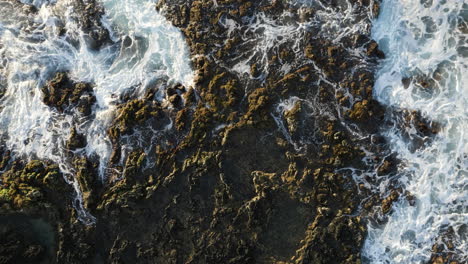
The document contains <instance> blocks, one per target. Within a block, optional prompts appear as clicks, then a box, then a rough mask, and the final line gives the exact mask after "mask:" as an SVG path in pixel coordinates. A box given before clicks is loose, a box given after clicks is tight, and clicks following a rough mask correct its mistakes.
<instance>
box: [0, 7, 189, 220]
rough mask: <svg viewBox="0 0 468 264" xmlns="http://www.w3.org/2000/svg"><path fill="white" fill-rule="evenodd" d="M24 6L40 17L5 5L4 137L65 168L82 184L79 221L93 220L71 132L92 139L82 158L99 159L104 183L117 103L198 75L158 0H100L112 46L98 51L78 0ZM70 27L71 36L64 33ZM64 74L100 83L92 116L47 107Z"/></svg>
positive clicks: (17, 148) (0, 33)
mask: <svg viewBox="0 0 468 264" xmlns="http://www.w3.org/2000/svg"><path fill="white" fill-rule="evenodd" d="M23 2H24V3H27V4H33V5H35V6H36V8H37V9H38V12H37V13H28V12H26V11H24V8H18V6H17V5H16V4H13V3H14V1H1V2H0V54H1V57H2V61H1V64H0V85H2V86H1V87H3V89H4V90H5V95H4V97H3V98H2V99H1V101H0V126H1V127H2V129H1V130H0V135H1V138H2V140H3V141H4V143H5V145H6V146H7V148H8V149H11V150H12V151H13V153H14V156H15V157H19V158H23V159H41V160H51V161H53V162H55V163H57V164H60V169H61V170H62V172H64V174H65V175H66V177H65V178H66V180H67V181H68V182H69V183H70V184H72V185H73V186H74V187H75V190H76V208H77V209H78V212H79V214H80V218H81V219H82V220H83V221H84V222H88V223H92V222H93V221H94V219H93V217H92V216H91V215H89V214H88V213H87V212H86V210H84V209H83V206H82V198H81V194H80V193H81V192H80V190H79V186H78V183H77V182H76V180H75V179H74V178H73V176H72V175H74V168H73V166H72V164H71V160H70V158H69V156H68V155H67V151H68V150H67V149H66V141H67V140H68V138H69V137H70V131H71V130H70V129H71V128H72V127H75V128H76V129H77V131H78V132H80V133H82V134H84V135H86V139H87V143H88V144H87V146H86V147H85V148H84V149H79V150H77V151H75V154H76V155H85V156H88V157H97V158H98V159H99V161H100V171H99V172H100V177H101V180H103V181H104V180H105V179H106V175H107V173H106V165H107V163H108V160H109V158H110V155H111V152H112V146H111V143H110V141H109V138H108V136H107V128H108V127H109V125H110V122H111V120H112V119H113V117H114V116H115V109H116V101H117V100H118V98H119V97H120V95H122V94H123V93H125V92H128V91H129V90H130V89H133V90H134V92H133V93H134V94H136V96H137V97H138V96H142V95H143V94H144V92H145V90H146V89H147V88H148V87H150V86H152V85H154V83H155V82H156V81H158V80H164V81H165V82H168V83H181V84H183V85H184V86H185V87H187V88H189V87H191V86H192V82H193V76H194V75H193V71H192V68H191V65H190V59H189V55H188V47H187V45H186V43H185V40H184V38H183V36H182V34H181V32H180V31H179V30H178V29H177V28H175V27H174V26H172V25H171V24H170V23H169V22H168V21H167V20H166V19H165V18H164V17H163V16H162V15H160V14H158V13H157V12H156V9H155V2H154V1H144V0H128V1H120V0H103V1H101V4H102V6H103V8H104V10H105V16H104V17H103V18H102V25H103V27H106V28H107V29H108V30H109V32H110V36H111V39H112V43H110V44H108V45H105V46H103V47H101V49H100V50H98V51H96V50H93V49H90V48H89V47H88V45H87V43H86V40H87V39H86V36H85V33H84V32H83V31H82V30H81V29H80V26H79V19H80V18H79V16H77V15H76V14H77V13H76V11H75V10H73V4H72V2H73V0H59V1H45V0H44V1H38V0H34V1H23ZM63 27H65V28H66V29H67V31H66V33H65V34H59V32H60V31H61V28H63ZM64 71H66V72H69V76H70V77H71V78H72V79H73V80H75V81H78V82H89V83H92V84H93V89H94V94H95V96H96V99H97V102H96V104H95V106H94V107H93V114H92V115H91V117H90V118H86V117H84V116H82V115H80V114H79V113H71V114H65V113H59V112H58V111H56V110H54V109H52V108H50V107H48V106H46V105H45V104H44V103H43V102H42V93H41V88H42V87H43V86H44V85H45V84H46V82H47V80H49V79H50V78H51V77H53V75H54V74H55V73H56V72H64ZM158 97H159V98H157V100H160V101H161V102H163V101H164V100H165V92H164V91H163V90H162V91H159V92H158Z"/></svg>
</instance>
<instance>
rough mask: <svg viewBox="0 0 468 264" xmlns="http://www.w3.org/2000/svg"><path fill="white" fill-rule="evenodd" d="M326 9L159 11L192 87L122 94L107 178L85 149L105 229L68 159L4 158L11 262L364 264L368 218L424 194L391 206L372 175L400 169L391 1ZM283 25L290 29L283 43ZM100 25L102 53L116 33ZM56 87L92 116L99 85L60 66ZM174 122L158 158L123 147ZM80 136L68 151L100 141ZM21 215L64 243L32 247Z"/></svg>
mask: <svg viewBox="0 0 468 264" xmlns="http://www.w3.org/2000/svg"><path fill="white" fill-rule="evenodd" d="M322 2H323V5H318V4H317V5H312V6H307V7H306V6H302V5H297V4H293V3H290V2H289V1H249V0H217V1H212V0H189V1H187V0H184V1H181V0H160V1H159V3H158V5H157V7H155V8H157V9H158V10H159V12H161V13H162V14H164V16H165V17H166V18H167V19H168V20H169V21H170V22H171V23H172V24H173V25H174V26H176V27H178V28H179V29H180V30H181V31H182V32H183V34H184V36H185V37H186V40H187V43H188V45H189V48H190V53H191V57H192V64H193V65H192V66H193V68H194V70H195V71H196V78H195V84H194V87H183V86H181V85H179V84H166V83H162V84H158V85H156V86H155V87H154V89H149V90H148V91H147V93H146V94H145V95H144V97H143V98H136V97H135V96H134V95H132V94H129V95H128V96H127V97H124V98H121V99H120V104H119V106H118V109H117V113H116V114H115V119H114V121H113V123H112V126H111V127H110V129H109V130H108V134H109V137H110V139H111V141H112V145H113V149H114V152H113V155H112V157H111V161H110V165H109V167H111V168H113V170H114V171H115V173H114V174H112V175H110V177H109V178H108V180H107V182H104V183H103V182H101V181H100V180H99V176H98V171H97V168H98V165H99V164H97V162H96V161H95V160H93V159H90V158H87V157H84V156H79V155H78V156H73V154H71V156H72V160H73V164H74V168H75V169H76V178H77V180H78V183H79V185H80V189H81V190H82V192H83V198H84V204H85V207H86V209H87V210H89V212H90V213H91V214H92V215H94V216H95V217H96V223H95V224H93V225H84V224H82V223H80V222H79V220H78V218H77V215H76V212H75V211H74V209H73V206H72V205H73V202H74V201H73V191H72V190H71V187H70V186H69V185H68V184H66V182H65V181H64V179H63V177H62V175H61V172H60V170H59V169H58V166H57V165H54V164H49V163H48V162H47V161H31V162H22V161H20V160H16V161H12V160H11V157H10V155H9V152H8V151H7V150H4V151H3V150H1V151H0V153H1V154H2V157H3V161H2V163H1V166H0V169H2V170H4V172H3V173H2V174H1V178H0V179H1V181H0V183H1V187H0V221H5V222H8V223H9V224H6V225H4V228H2V229H1V230H0V237H1V238H2V239H0V248H2V251H0V263H15V262H18V261H21V262H22V263H39V262H41V263H132V262H134V263H327V264H328V263H361V255H360V250H361V247H362V244H363V241H364V238H365V234H366V216H368V215H372V214H379V215H384V214H386V213H388V212H389V211H390V208H391V204H392V202H393V201H395V200H396V199H399V197H400V196H405V195H406V197H411V196H410V194H402V192H403V191H400V190H398V189H397V188H396V187H397V186H396V187H395V191H394V192H391V194H390V196H389V197H380V196H379V195H378V194H375V193H373V190H372V187H370V186H368V185H366V184H364V183H375V179H372V178H371V177H368V176H366V172H374V171H377V172H378V173H381V174H389V173H392V171H395V170H396V166H397V164H398V162H399V161H398V160H396V159H395V158H394V157H392V156H391V155H390V153H389V151H388V149H386V147H385V143H386V142H385V140H384V139H383V138H382V137H380V136H378V132H379V129H380V128H381V127H383V126H385V125H388V123H386V122H387V121H386V120H385V119H384V116H385V115H384V114H385V111H386V109H384V108H383V107H382V106H381V105H380V104H379V103H378V102H377V101H375V100H374V99H373V97H372V88H373V84H374V70H375V68H376V66H377V63H378V60H379V59H382V58H383V57H384V55H383V53H382V52H381V51H380V50H379V49H378V46H377V44H376V43H375V42H374V41H373V40H371V39H370V37H369V31H370V26H371V25H370V23H371V18H372V17H374V16H375V15H377V14H378V11H379V4H378V2H376V1H368V0H351V1H349V2H350V4H351V5H347V3H346V1H339V0H336V1H335V0H327V1H322ZM78 6H81V5H78ZM82 8H84V7H82ZM87 10H88V11H86V12H87V13H86V12H85V14H88V13H90V12H91V13H93V12H92V11H90V10H92V8H91V9H87ZM96 10H97V11H96V12H94V13H93V14H101V13H100V12H102V11H100V9H99V8H97V7H96ZM344 12H350V13H352V16H351V17H352V19H350V20H349V19H348V20H344V21H341V22H340V23H343V24H338V25H334V24H333V25H328V24H327V21H328V20H327V19H328V18H326V17H324V16H325V15H326V14H330V15H336V14H341V13H344ZM85 22H86V23H85V25H88V26H89V27H90V28H94V27H99V25H97V24H96V23H95V22H92V21H89V20H86V21H85ZM272 23H273V24H272ZM345 24H346V25H357V29H358V30H357V31H355V32H354V31H353V32H346V31H341V30H340V28H339V27H340V26H343V27H344V26H345ZM271 26H274V27H277V28H280V29H284V31H283V32H282V33H284V34H285V35H284V36H283V35H281V34H277V35H275V38H270V35H269V34H270V33H271V32H269V31H268V30H270V29H271ZM93 30H94V31H93ZM93 30H92V32H100V33H99V34H97V33H96V34H97V35H96V36H95V37H94V39H96V41H95V42H93V43H92V47H91V48H94V49H97V48H99V47H100V46H101V45H105V43H106V42H108V41H109V38H108V35H107V34H106V33H105V32H104V33H103V32H102V31H100V29H95V28H94V29H93ZM106 36H107V37H106ZM262 47H266V48H265V49H262ZM77 87H78V88H77ZM161 89H164V90H165V91H166V98H165V100H164V101H163V102H161V101H159V100H157V99H155V93H156V92H157V91H158V90H161ZM43 92H44V103H45V104H47V105H50V106H51V107H55V108H56V109H57V111H62V112H63V111H67V110H69V109H70V107H71V108H73V107H77V108H78V111H80V112H81V113H82V115H84V116H89V115H90V114H91V107H92V105H93V103H94V101H95V99H94V98H93V96H92V84H83V83H73V82H72V81H70V80H69V79H68V78H67V77H66V73H59V74H58V75H56V76H55V78H54V79H53V80H51V82H50V83H49V84H47V85H46V86H45V87H44V89H43ZM403 116H406V117H407V118H406V119H404V120H407V122H415V123H419V124H422V125H421V126H420V127H421V131H422V133H424V132H425V131H428V132H427V133H433V132H434V133H436V132H435V130H434V129H432V128H431V127H427V126H426V127H424V124H425V123H427V122H424V121H421V120H419V119H418V118H417V114H413V115H411V114H403ZM408 116H409V117H408ZM411 116H413V117H414V118H412V117H411ZM171 120H172V121H173V122H174V125H173V126H172V128H170V130H168V131H166V132H165V133H162V134H161V136H159V137H158V140H159V141H158V144H157V145H156V146H154V149H153V150H152V151H151V152H149V153H147V152H145V151H144V149H137V150H134V151H132V152H131V153H127V154H126V155H123V154H122V152H123V149H122V146H121V142H122V140H123V138H124V137H125V136H128V135H132V134H134V131H136V130H138V131H140V130H141V129H143V130H141V131H144V128H148V127H150V128H152V129H155V130H158V131H159V130H162V128H163V127H166V126H167V124H169V123H170V122H171ZM408 120H409V121H408ZM72 129H73V128H72ZM71 135H72V136H71V138H70V140H69V142H68V147H69V148H70V150H75V149H79V148H82V147H83V146H86V142H85V141H83V139H82V138H80V135H79V134H77V133H76V130H75V133H73V131H72V133H71ZM141 135H142V136H141V137H143V138H145V135H146V134H145V133H141ZM369 153H371V154H369ZM372 153H374V154H372ZM149 163H151V166H149V165H148V164H149ZM350 168H351V169H350ZM356 177H358V178H359V177H361V178H360V179H359V181H361V182H362V183H361V184H358V183H357V182H356V179H355V178H356ZM366 177H367V178H366ZM369 197H371V198H370V199H369ZM365 199H368V200H365ZM363 201H365V202H363ZM9 219H10V220H9ZM11 219H21V220H19V221H18V223H20V224H22V225H30V223H29V222H28V221H31V220H37V221H41V223H45V224H43V225H42V228H43V226H48V228H46V229H47V230H49V229H50V230H52V231H50V230H49V231H45V230H42V231H43V232H47V233H48V236H52V237H53V239H50V238H49V239H45V240H44V239H43V236H42V235H40V234H38V233H40V231H37V230H36V231H34V232H31V233H32V234H35V238H34V239H31V238H29V237H28V236H30V235H31V234H29V235H28V236H25V235H24V234H23V233H21V232H20V231H18V227H17V226H15V224H14V223H13V222H12V221H11ZM382 221H384V220H382ZM18 225H19V224H18ZM50 233H52V235H51V234H50ZM36 234H37V235H36ZM3 235H5V236H3ZM3 237H6V239H3ZM48 252H49V253H48Z"/></svg>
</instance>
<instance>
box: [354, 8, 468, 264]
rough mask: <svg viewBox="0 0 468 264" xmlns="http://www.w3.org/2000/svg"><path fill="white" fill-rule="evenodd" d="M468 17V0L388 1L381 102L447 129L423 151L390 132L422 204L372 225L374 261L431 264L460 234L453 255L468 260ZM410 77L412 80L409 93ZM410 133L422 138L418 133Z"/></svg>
mask: <svg viewBox="0 0 468 264" xmlns="http://www.w3.org/2000/svg"><path fill="white" fill-rule="evenodd" d="M467 19H468V2H467V1H465V0H460V1H444V0H441V1H438V0H434V1H426V0H421V1H407V0H384V1H383V4H382V6H381V14H380V16H379V17H378V19H377V20H375V22H374V24H373V30H372V37H373V38H374V39H375V40H376V41H377V42H378V43H379V45H380V47H381V49H382V50H383V51H384V52H385V54H386V57H387V58H386V59H385V60H384V61H383V62H382V64H381V69H380V70H379V71H378V73H377V75H376V84H375V87H374V94H375V96H376V98H377V99H378V100H379V101H380V102H382V103H383V104H385V105H388V106H391V107H395V108H403V109H414V110H418V111H420V112H421V113H422V114H423V116H424V117H427V118H429V119H430V120H433V121H434V122H438V123H439V124H440V126H441V128H442V129H441V131H440V132H439V133H438V134H437V136H436V138H435V139H434V140H432V141H427V142H428V143H427V144H425V146H423V147H422V148H419V149H416V150H414V149H413V148H411V147H410V145H411V144H409V142H408V140H407V138H406V137H404V136H403V135H402V131H401V130H400V129H398V128H396V127H394V128H391V129H388V130H387V131H384V134H385V136H386V137H387V138H388V140H389V142H390V147H391V148H392V150H393V151H394V152H396V153H397V154H398V158H399V159H401V160H402V162H403V164H404V166H403V167H402V168H401V169H400V171H399V182H400V183H401V184H402V185H403V187H404V189H405V190H407V191H409V192H410V193H411V194H412V195H414V196H415V197H416V204H415V205H414V206H411V205H410V204H409V202H408V201H406V200H405V199H401V200H400V201H399V202H397V203H395V204H394V206H393V210H392V212H391V213H390V216H389V218H388V222H387V223H385V224H383V225H382V226H377V225H375V224H371V225H370V226H369V231H368V232H369V233H368V238H367V240H366V243H365V245H364V248H363V256H364V258H365V260H366V262H368V263H426V262H427V261H428V260H429V258H430V256H431V249H432V246H433V245H434V244H435V243H436V241H438V240H440V237H441V236H443V235H445V234H447V233H452V231H453V233H452V234H451V235H450V236H449V238H450V239H451V240H452V242H453V244H454V248H453V249H449V250H448V251H449V252H453V253H455V254H456V255H458V260H459V261H461V262H462V263H464V261H465V262H466V261H468V251H467V249H468V244H467V242H466V240H467V234H468V231H467V230H468V228H467V227H468V226H467V225H468V180H467V179H468V178H467V175H468V160H467V155H468V144H467V143H468V135H467V132H468V110H467V107H466V106H467V105H468V95H467V94H468V85H467V83H468V77H467V66H468V65H467V64H468V63H467V59H466V57H467V56H468V54H467V49H468V45H467V37H468V34H467V33H468V32H467V28H466V26H467ZM403 78H412V81H411V82H410V83H409V84H407V85H406V86H407V87H405V85H404V84H403V83H402V79H403ZM421 78H423V79H425V80H428V83H429V84H430V85H429V86H430V87H424V86H427V85H424V84H423V85H421V82H418V81H417V80H421ZM406 132H408V133H409V135H410V137H415V136H416V132H415V129H414V128H413V129H412V128H408V131H406ZM451 230H452V231H451Z"/></svg>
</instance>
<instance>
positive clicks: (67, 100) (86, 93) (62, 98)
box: [42, 72, 96, 116]
mask: <svg viewBox="0 0 468 264" xmlns="http://www.w3.org/2000/svg"><path fill="white" fill-rule="evenodd" d="M42 93H43V94H42V96H43V102H44V104H46V105H48V106H50V107H53V108H55V109H56V110H58V111H59V112H71V111H78V112H79V113H81V114H82V115H84V116H88V115H90V114H91V112H92V111H91V108H92V107H93V104H94V103H95V102H96V98H95V97H94V92H93V88H92V86H91V85H90V84H88V83H77V82H74V81H73V80H70V78H69V77H68V74H67V73H64V72H60V73H57V74H55V76H54V77H53V78H52V79H51V80H50V81H49V82H48V83H47V84H46V85H45V86H44V87H43V88H42Z"/></svg>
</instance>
